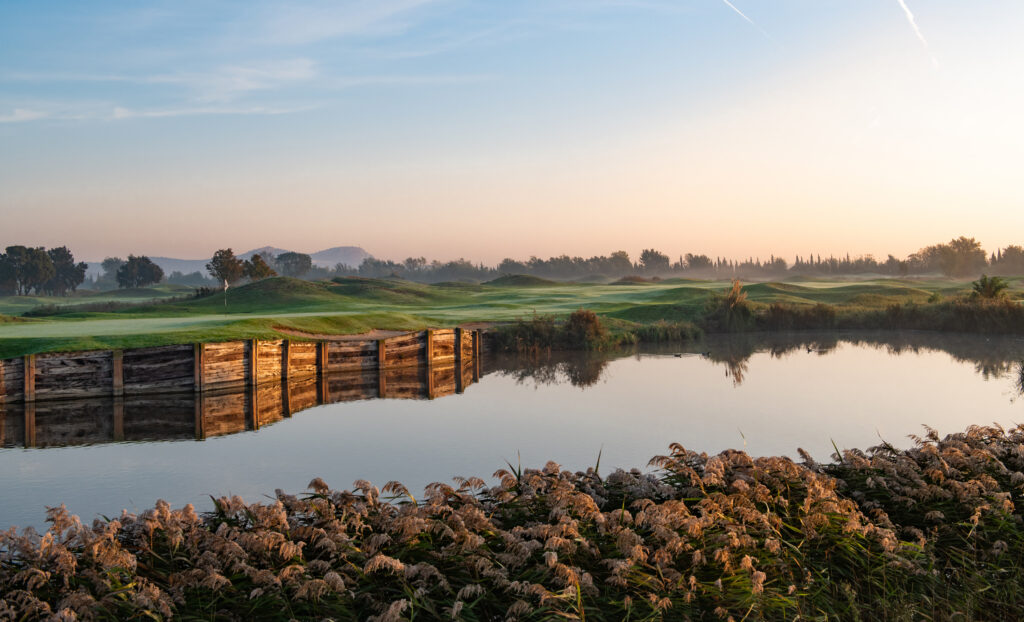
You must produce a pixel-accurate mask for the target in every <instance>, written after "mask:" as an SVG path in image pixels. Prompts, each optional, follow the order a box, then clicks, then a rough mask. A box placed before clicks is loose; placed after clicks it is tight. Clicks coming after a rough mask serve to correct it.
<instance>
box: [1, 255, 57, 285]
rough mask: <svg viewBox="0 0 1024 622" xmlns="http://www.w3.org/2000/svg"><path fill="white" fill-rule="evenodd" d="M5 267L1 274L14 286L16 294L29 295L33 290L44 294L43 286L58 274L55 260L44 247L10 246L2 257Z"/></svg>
mask: <svg viewBox="0 0 1024 622" xmlns="http://www.w3.org/2000/svg"><path fill="white" fill-rule="evenodd" d="M0 263H2V264H3V265H4V267H3V268H2V269H0V274H2V277H3V278H4V279H7V280H8V283H10V284H13V286H14V287H13V290H14V293H15V294H18V295H21V296H27V295H29V294H30V293H31V292H32V291H33V290H35V291H36V292H37V293H39V292H42V289H43V286H44V285H45V284H46V282H47V281H49V280H50V279H52V278H53V277H54V275H55V274H56V270H55V268H54V267H53V260H51V259H50V256H49V255H48V254H46V250H45V249H43V247H41V246H40V247H38V248H30V247H28V246H8V247H7V249H6V252H5V253H4V254H3V255H2V256H0Z"/></svg>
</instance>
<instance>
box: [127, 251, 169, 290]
mask: <svg viewBox="0 0 1024 622" xmlns="http://www.w3.org/2000/svg"><path fill="white" fill-rule="evenodd" d="M163 278H164V271H163V268H161V267H160V266H158V265H156V264H155V263H153V260H151V259H150V258H149V257H146V256H145V255H142V256H139V257H136V256H135V255H128V261H126V262H125V263H124V265H122V266H121V267H120V268H118V269H117V286H118V287H123V288H128V287H145V286H147V285H152V284H154V283H159V282H160V281H161V280H163Z"/></svg>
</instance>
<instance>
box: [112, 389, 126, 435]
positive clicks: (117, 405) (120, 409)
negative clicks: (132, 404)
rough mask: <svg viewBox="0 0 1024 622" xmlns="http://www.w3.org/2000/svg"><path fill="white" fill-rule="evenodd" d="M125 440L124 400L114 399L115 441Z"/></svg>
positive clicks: (120, 398) (121, 398)
mask: <svg viewBox="0 0 1024 622" xmlns="http://www.w3.org/2000/svg"><path fill="white" fill-rule="evenodd" d="M123 440H124V398H123V397H115V398H114V441H116V442H119V441H123Z"/></svg>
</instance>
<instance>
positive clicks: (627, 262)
mask: <svg viewBox="0 0 1024 622" xmlns="http://www.w3.org/2000/svg"><path fill="white" fill-rule="evenodd" d="M608 267H609V269H610V271H611V273H612V274H613V275H617V276H621V275H624V274H629V273H630V272H632V271H633V260H631V259H630V258H629V253H627V252H626V251H615V252H614V253H612V254H611V255H610V256H609V257H608Z"/></svg>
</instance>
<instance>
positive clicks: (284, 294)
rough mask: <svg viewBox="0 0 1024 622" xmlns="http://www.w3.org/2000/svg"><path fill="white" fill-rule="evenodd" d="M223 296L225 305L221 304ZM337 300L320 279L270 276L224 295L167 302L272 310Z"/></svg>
mask: <svg viewBox="0 0 1024 622" xmlns="http://www.w3.org/2000/svg"><path fill="white" fill-rule="evenodd" d="M225 298H226V299H227V305H225V304H224V302H225ZM339 302H340V301H339V300H338V298H337V296H334V295H333V294H331V292H330V291H328V289H327V287H326V286H325V285H324V284H323V283H314V282H311V281H303V280H301V279H293V278H290V277H274V278H270V279H264V280H262V281H256V282H255V283H248V284H246V285H240V286H237V287H231V288H229V289H228V291H227V294H226V296H225V295H223V294H221V293H215V294H213V295H210V296H206V297H204V298H199V299H196V300H189V301H187V302H185V303H170V304H169V305H168V306H171V307H174V306H181V307H184V308H187V309H188V310H189V311H191V312H198V313H203V312H206V313H224V312H227V313H237V312H263V313H273V312H276V311H283V310H298V309H304V308H309V307H315V308H325V307H334V306H338V304H339Z"/></svg>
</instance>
